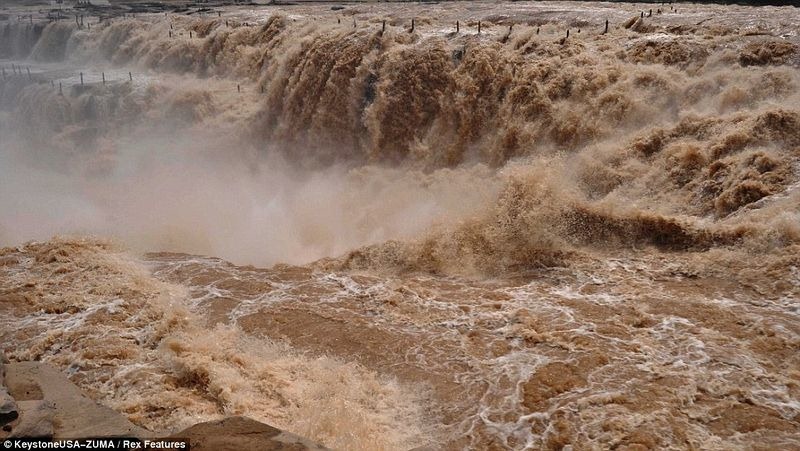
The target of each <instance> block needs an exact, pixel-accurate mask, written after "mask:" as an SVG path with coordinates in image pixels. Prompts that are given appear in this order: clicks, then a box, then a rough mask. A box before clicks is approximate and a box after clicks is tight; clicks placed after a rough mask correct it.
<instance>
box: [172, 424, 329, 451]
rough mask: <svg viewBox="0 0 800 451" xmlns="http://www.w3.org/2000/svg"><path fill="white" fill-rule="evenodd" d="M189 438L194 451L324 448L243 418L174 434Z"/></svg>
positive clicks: (201, 425)
mask: <svg viewBox="0 0 800 451" xmlns="http://www.w3.org/2000/svg"><path fill="white" fill-rule="evenodd" d="M173 438H188V439H189V441H190V443H191V446H192V450H193V451H239V450H245V449H257V450H262V451H273V450H287V451H288V450H298V451H299V450H324V449H327V448H324V447H322V446H320V445H317V444H315V443H313V442H311V441H309V440H306V439H304V438H302V437H298V436H296V435H294V434H290V433H288V432H284V431H281V430H280V429H276V428H274V427H272V426H269V425H267V424H264V423H259V422H258V421H255V420H251V419H249V418H244V417H231V418H225V419H223V420H219V421H210V422H208V423H200V424H196V425H194V426H192V427H190V428H188V429H186V430H184V431H182V432H179V433H177V434H175V435H174V436H173Z"/></svg>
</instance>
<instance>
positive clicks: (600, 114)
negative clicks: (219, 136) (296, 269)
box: [0, 15, 800, 267]
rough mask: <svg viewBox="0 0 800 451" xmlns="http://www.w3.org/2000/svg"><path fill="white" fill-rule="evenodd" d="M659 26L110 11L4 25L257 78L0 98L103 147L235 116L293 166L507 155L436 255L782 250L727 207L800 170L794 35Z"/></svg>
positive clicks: (783, 184)
mask: <svg viewBox="0 0 800 451" xmlns="http://www.w3.org/2000/svg"><path fill="white" fill-rule="evenodd" d="M226 22H227V23H226ZM650 27H651V28H652V29H649V30H641V29H638V30H637V31H628V32H625V33H620V32H615V33H611V34H608V35H597V34H593V35H590V36H587V37H586V38H581V39H569V40H564V39H563V38H561V39H559V38H554V37H553V36H552V35H551V34H547V35H543V34H537V33H536V32H535V31H534V27H533V26H524V25H522V26H517V27H516V28H514V29H513V33H509V34H505V35H503V34H501V35H500V36H491V37H489V38H485V37H484V38H481V37H479V36H477V35H469V34H459V35H455V34H447V33H445V34H432V35H425V34H417V33H414V34H410V33H407V32H402V31H401V30H397V29H392V28H390V31H389V32H386V33H383V32H381V31H379V30H378V29H376V28H375V27H374V26H365V27H357V28H355V29H353V28H348V27H342V26H341V25H333V24H331V23H330V22H329V21H316V20H314V21H308V20H304V21H300V22H298V21H297V20H295V19H289V18H288V17H286V16H281V15H275V16H271V17H270V18H269V19H267V20H266V21H264V22H263V23H259V24H257V25H253V24H247V23H243V22H241V21H232V20H230V21H226V20H223V19H221V18H217V19H213V20H212V19H191V18H187V17H182V16H174V17H171V18H165V19H154V18H151V19H149V20H132V19H121V20H115V21H112V22H108V23H104V24H99V25H98V26H96V27H95V28H93V29H91V30H87V29H78V28H77V27H76V26H75V25H73V24H69V25H68V24H66V23H62V22H54V23H51V24H49V25H46V26H44V27H43V28H42V27H41V26H31V25H26V24H24V23H13V22H11V23H7V24H5V25H4V33H5V35H7V36H11V37H12V38H11V39H8V40H4V43H5V44H4V48H3V53H4V54H11V55H17V56H19V55H21V54H27V55H28V56H30V57H31V58H33V59H37V60H46V61H60V60H64V59H66V60H68V61H73V62H74V61H77V62H81V64H92V63H94V64H97V63H98V62H103V63H105V62H110V63H113V64H118V65H120V64H130V65H134V66H140V67H145V68H149V69H151V70H157V71H159V72H173V73H175V74H184V75H185V74H191V75H194V76H201V77H209V76H213V77H243V78H246V79H249V80H250V82H249V83H248V85H247V90H248V92H247V94H246V95H243V96H241V97H245V98H243V99H241V100H240V101H239V102H237V103H238V105H234V104H232V103H231V101H229V100H222V99H221V98H220V97H219V96H218V95H217V93H215V92H214V90H213V89H209V88H207V87H204V86H203V85H202V84H198V83H195V82H192V81H191V80H185V81H184V80H183V79H181V78H176V79H174V80H172V81H171V82H170V83H163V84H162V85H160V86H159V85H151V86H148V87H147V88H146V89H144V92H142V89H136V88H135V84H124V83H123V84H115V85H112V86H111V87H103V86H97V85H92V86H90V87H86V86H84V87H80V86H72V87H70V89H72V90H73V91H72V95H70V96H60V95H58V94H57V93H56V92H55V90H54V89H53V88H52V87H51V86H47V85H45V84H40V85H36V84H34V85H30V84H29V83H27V82H25V80H24V79H21V77H17V78H15V79H13V80H12V81H6V82H4V83H3V85H2V91H3V94H2V96H1V97H0V98H2V99H5V101H4V102H5V104H6V105H12V106H13V114H12V117H13V118H14V119H15V120H16V121H18V123H20V124H25V126H23V127H20V129H21V130H22V131H23V133H27V134H28V135H29V138H33V139H37V140H41V139H49V140H51V142H53V141H56V142H57V146H59V147H64V146H66V147H73V146H74V147H81V148H89V149H91V148H93V147H94V148H100V149H101V150H100V151H99V152H98V151H97V150H95V153H101V152H103V150H102V147H103V144H104V142H106V143H107V141H104V140H103V138H105V137H108V136H109V135H111V136H113V135H119V134H121V133H122V132H121V131H120V130H130V129H131V128H132V127H133V126H132V125H131V124H138V125H141V124H142V123H144V124H146V126H148V127H153V126H158V125H162V124H172V125H173V126H174V124H175V123H183V124H204V126H209V125H211V126H214V127H220V126H225V125H224V124H222V125H221V124H220V123H219V118H220V116H224V115H225V114H226V113H223V112H224V111H228V112H229V113H230V112H235V113H236V115H235V118H226V119H224V121H227V122H228V123H229V124H230V123H231V121H233V122H232V125H230V127H231V128H230V129H231V130H237V129H238V130H248V136H249V140H251V141H256V142H257V141H262V140H263V141H267V142H270V143H272V144H271V145H272V146H273V147H274V148H276V149H277V150H279V151H282V152H284V153H286V152H290V155H289V156H288V159H289V160H290V161H294V162H301V163H302V164H304V165H311V166H316V167H320V165H322V166H325V165H329V164H331V163H333V162H337V161H338V162H345V163H346V164H353V162H360V163H359V164H363V163H378V164H383V165H387V164H389V165H401V166H412V167H419V168H422V169H426V170H436V169H437V168H442V167H462V166H463V165H465V164H474V163H485V164H488V165H490V166H494V167H502V166H504V165H506V164H507V163H509V162H516V163H514V166H515V167H514V170H513V171H508V172H513V173H514V174H513V175H511V176H508V177H505V178H504V180H505V182H503V183H505V184H506V188H505V189H504V190H503V192H504V194H502V195H501V197H500V199H499V200H498V204H497V206H496V208H495V209H494V211H493V212H492V214H490V215H487V216H485V217H484V218H482V219H476V220H472V221H470V222H469V224H468V225H465V226H463V227H461V228H458V227H456V228H455V229H451V230H450V231H448V232H445V233H446V236H445V235H442V234H440V235H438V236H435V237H432V238H429V239H428V241H427V244H425V243H423V244H421V245H420V246H421V247H422V249H428V250H424V251H423V250H420V251H419V252H423V253H427V254H431V255H433V254H437V253H442V252H444V254H443V256H442V257H441V258H442V259H443V260H444V261H447V260H450V259H451V258H452V257H454V256H455V255H460V254H464V255H472V256H473V258H480V259H483V260H487V259H488V260H497V261H493V262H492V261H489V262H486V263H480V264H477V266H480V267H487V266H488V267H505V266H508V265H511V266H514V265H517V266H518V265H526V264H531V263H533V262H544V261H545V260H547V261H551V260H552V258H551V257H553V255H555V254H560V253H562V252H563V251H565V250H568V247H569V245H573V244H576V243H577V244H581V245H600V246H607V245H609V244H612V243H614V244H616V245H622V246H625V247H627V246H630V245H633V246H641V245H655V246H658V247H666V248H672V249H707V248H709V247H711V246H717V245H733V244H737V243H740V242H741V240H742V239H744V238H747V237H753V236H756V235H763V234H769V235H775V237H774V238H775V239H774V240H773V241H780V242H791V241H793V240H794V239H795V234H794V232H793V231H791V230H790V231H780V230H778V231H776V230H775V229H774V228H773V227H772V226H767V227H766V228H765V227H759V225H756V224H753V223H749V222H748V221H747V219H746V218H742V217H740V215H737V212H739V211H740V210H742V209H746V208H747V207H748V206H751V205H754V203H757V202H759V201H761V200H762V199H768V198H770V197H771V196H775V195H779V194H781V193H783V192H784V191H785V190H786V189H787V187H789V186H791V185H792V184H793V183H795V182H796V180H797V161H798V148H799V147H800V141H799V140H800V137H799V136H798V123H799V122H800V119H799V117H800V112H798V110H797V109H796V107H795V106H794V105H796V104H798V98H797V92H798V89H797V87H798V83H799V82H800V77H798V71H797V62H798V54H797V45H796V44H795V43H793V42H791V41H786V40H783V39H781V38H775V37H765V36H756V37H753V38H742V37H740V35H741V32H740V31H739V30H737V29H735V28H733V27H732V26H729V27H728V28H725V27H720V26H717V27H716V28H711V29H710V31H709V30H707V29H703V28H702V27H696V26H691V27H690V26H683V25H681V26H677V25H671V26H665V27H662V28H660V29H659V28H654V27H652V26H650ZM537 28H538V27H537ZM634 28H635V27H634ZM645 31H648V32H649V33H646V32H645ZM656 32H657V33H656ZM169 33H172V34H173V37H171V38H170V37H169ZM189 33H192V37H191V38H189V37H188V36H187V35H188V34H189ZM65 43H66V44H65ZM753 67H755V69H754V68H753ZM23 78H24V77H23ZM226 89H231V88H230V87H227V86H226ZM239 89H241V88H239ZM253 91H256V92H255V93H253ZM262 93H263V94H262ZM232 109H233V110H232ZM229 113H228V114H229ZM231 116H234V115H233V114H231ZM211 121H214V122H213V123H212V122H211ZM42 130H49V131H50V133H45V134H42ZM276 143H279V144H276ZM43 144H45V143H43ZM237 145H238V146H241V140H239V142H237ZM281 149H283V150H281ZM288 149H291V150H288ZM66 152H69V150H66ZM89 153H91V151H89ZM545 172H547V173H548V174H545ZM551 172H555V173H556V174H557V175H552V174H549V173H551ZM501 178H503V176H501ZM792 196H794V194H792ZM776 214H778V213H776ZM779 214H783V215H786V214H791V213H789V212H785V211H782V212H781V213H779ZM794 214H796V212H794ZM745 216H746V215H745ZM731 217H736V218H738V219H739V222H738V223H737V221H734V220H732V219H730V218H731ZM762 225H763V224H762ZM459 240H461V241H463V242H457V241H459ZM431 246H433V247H434V248H438V250H436V251H434V250H431V249H429V248H431ZM443 249H448V250H447V251H444V250H443ZM476 254H483V256H481V257H476ZM360 255H362V257H363V255H365V254H364V253H363V252H361V253H360ZM540 257H542V258H540ZM419 258H425V257H422V256H420V257H419ZM499 260H502V261H503V263H502V264H501V263H500V262H499ZM376 264H378V265H380V264H381V263H380V262H377V263H376ZM428 266H429V265H428ZM435 266H441V265H438V264H437V265H435Z"/></svg>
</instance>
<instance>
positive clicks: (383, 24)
mask: <svg viewBox="0 0 800 451" xmlns="http://www.w3.org/2000/svg"><path fill="white" fill-rule="evenodd" d="M659 12H660V10H659ZM652 15H653V10H652V9H651V10H650V11H649V13H648V15H647V17H652ZM640 17H641V18H644V17H645V15H644V11H641V12H640ZM336 23H339V24H341V23H342V20H341V18H337V19H336ZM225 25H226V26H227V25H228V22H227V21H225ZM476 25H477V29H478V34H481V31H482V22H481V21H480V20H479V21H478V22H477V24H476ZM609 26H610V22H609V21H608V19H606V21H605V25H604V27H603V32H602V33H601V34H608V32H609ZM356 27H357V23H356V20H355V18H354V19H353V28H356ZM171 28H172V25H170V29H171ZM513 28H514V24H511V25H509V27H508V33H507V34H506V35H505V37H504V38H503V41H504V42H505V40H507V39H508V38H509V37H510V36H511V32H512V30H513ZM415 30H416V20H415V19H411V27H410V28H409V29H408V32H409V33H413V32H414V31H415ZM540 31H541V28H540V27H536V34H537V35H538V34H539V33H540ZM455 32H456V33H460V32H461V21H459V20H457V21H456V31H455ZM580 32H581V29H580V28H578V33H579V34H580ZM384 33H386V20H383V21H381V34H384ZM569 35H570V29H567V32H566V37H567V38H568V37H569ZM170 37H172V32H171V31H170ZM189 37H190V38H191V37H192V32H191V31H190V32H189Z"/></svg>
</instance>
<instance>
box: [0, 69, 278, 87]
mask: <svg viewBox="0 0 800 451" xmlns="http://www.w3.org/2000/svg"><path fill="white" fill-rule="evenodd" d="M25 71H26V73H27V74H28V80H29V81H33V74H31V68H30V67H25ZM0 73H2V76H3V80H7V79H8V73H7V72H6V68H5V66H4V67H2V68H0ZM11 73H12V75H22V74H23V73H22V66H19V65H16V64H14V63H11ZM78 76H79V77H80V80H81V86H84V80H83V72H79V73H78ZM100 76H101V79H102V83H103V85H105V84H106V73H105V72H100ZM128 81H129V82H131V83H132V82H133V72H128ZM50 86H52V87H53V88H55V86H56V84H55V81H53V80H50ZM237 88H239V86H238V85H237ZM239 92H241V88H239ZM262 92H263V88H262ZM58 93H59V94H63V93H64V91H63V87H62V84H61V82H60V81H59V82H58Z"/></svg>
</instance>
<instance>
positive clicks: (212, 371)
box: [0, 238, 430, 450]
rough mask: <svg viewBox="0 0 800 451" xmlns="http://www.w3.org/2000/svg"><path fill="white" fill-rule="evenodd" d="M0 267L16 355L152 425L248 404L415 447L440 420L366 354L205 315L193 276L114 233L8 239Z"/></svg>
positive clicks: (311, 428) (320, 430)
mask: <svg viewBox="0 0 800 451" xmlns="http://www.w3.org/2000/svg"><path fill="white" fill-rule="evenodd" d="M0 267H2V273H3V277H2V282H0V298H2V300H3V301H2V302H3V303H4V307H8V310H7V311H6V314H5V315H4V316H3V319H2V320H0V325H2V332H0V336H2V337H3V340H4V341H6V340H9V339H14V340H15V342H16V343H17V346H16V349H15V350H13V351H12V350H9V356H10V357H11V358H14V359H19V360H41V361H46V362H50V363H53V364H55V365H57V366H59V367H62V368H65V370H66V371H67V373H68V374H70V375H75V374H77V375H78V376H77V378H78V382H79V383H81V385H83V386H84V388H86V389H88V390H89V393H90V394H91V395H92V396H94V397H98V398H102V399H104V400H105V401H106V403H108V404H109V405H110V406H111V407H113V408H115V409H117V410H119V411H121V412H123V413H125V414H126V415H127V416H128V417H129V418H130V419H131V420H132V421H134V422H135V423H137V424H140V425H142V426H145V427H148V428H150V429H151V430H157V431H166V432H167V433H168V432H169V431H177V430H180V429H183V428H186V427H188V426H190V425H192V424H194V423H196V422H198V421H206V420H210V419H216V418H219V417H220V416H222V415H242V414H246V415H248V416H251V417H255V418H257V419H259V420H261V421H266V422H269V423H271V424H275V425H277V426H279V427H283V428H286V429H289V430H293V431H296V432H298V433H302V434H305V435H308V436H313V437H315V438H317V439H318V440H322V441H324V442H326V443H327V444H328V445H329V446H333V447H336V448H341V449H365V450H366V449H399V448H404V447H405V448H411V447H413V446H415V442H414V440H419V437H420V436H421V434H422V433H423V432H424V431H425V430H428V429H430V428H429V427H426V426H425V425H424V423H423V419H424V415H423V413H422V412H421V411H419V410H418V409H419V406H420V402H419V401H420V399H416V398H417V397H418V396H419V394H413V393H408V392H404V391H403V389H401V387H399V386H398V385H397V384H396V382H394V381H392V380H389V379H387V378H384V377H380V376H379V375H377V374H375V373H374V372H371V371H369V370H366V369H365V368H363V367H361V366H359V365H355V364H352V363H345V362H341V361H339V360H337V359H334V358H327V357H307V356H303V355H301V354H298V353H297V352H296V351H292V350H290V349H288V348H287V347H286V346H283V345H280V344H278V343H273V342H271V341H269V340H259V339H255V338H253V337H248V336H246V335H244V334H243V333H242V332H241V331H240V330H238V329H237V328H236V327H234V326H225V325H217V326H216V327H214V324H206V323H205V322H204V320H203V319H201V318H199V317H197V316H196V315H195V314H193V313H191V312H190V310H189V305H187V303H186V302H185V299H184V298H185V297H186V295H187V294H186V289H185V287H181V286H176V285H169V284H166V283H164V282H161V281H159V280H157V279H155V278H153V277H152V275H150V273H149V271H148V270H147V268H145V267H143V266H142V265H141V263H139V262H137V261H135V260H133V259H131V258H130V257H129V256H128V255H126V254H124V253H122V252H120V251H119V250H118V249H116V248H115V247H114V245H112V244H110V243H108V242H103V241H98V240H84V239H70V238H59V239H55V240H52V241H49V242H47V243H30V244H28V245H26V246H23V247H21V248H19V249H9V248H6V249H2V250H0ZM87 268H88V269H87ZM341 428H344V429H345V430H346V431H347V432H346V433H342V431H341Z"/></svg>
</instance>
